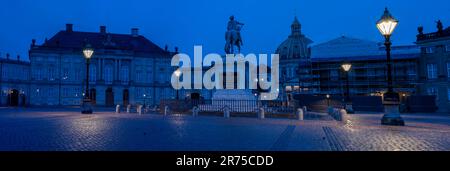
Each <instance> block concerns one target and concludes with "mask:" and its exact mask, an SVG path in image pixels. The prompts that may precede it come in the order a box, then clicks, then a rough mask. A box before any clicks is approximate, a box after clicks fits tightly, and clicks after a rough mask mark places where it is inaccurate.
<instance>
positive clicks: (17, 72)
mask: <svg viewBox="0 0 450 171" xmlns="http://www.w3.org/2000/svg"><path fill="white" fill-rule="evenodd" d="M2 79H3V80H9V79H14V80H28V70H27V69H25V68H22V67H17V66H14V65H13V66H10V67H3V68H2Z"/></svg>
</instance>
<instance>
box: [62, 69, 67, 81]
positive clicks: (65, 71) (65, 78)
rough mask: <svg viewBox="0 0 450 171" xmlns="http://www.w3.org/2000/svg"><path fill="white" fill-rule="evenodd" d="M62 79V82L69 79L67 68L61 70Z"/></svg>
mask: <svg viewBox="0 0 450 171" xmlns="http://www.w3.org/2000/svg"><path fill="white" fill-rule="evenodd" d="M62 79H63V80H67V79H69V68H63V73H62Z"/></svg>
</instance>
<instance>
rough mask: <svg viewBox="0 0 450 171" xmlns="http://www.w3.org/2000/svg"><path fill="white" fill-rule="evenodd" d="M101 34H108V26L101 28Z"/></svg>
mask: <svg viewBox="0 0 450 171" xmlns="http://www.w3.org/2000/svg"><path fill="white" fill-rule="evenodd" d="M100 33H102V34H106V26H100Z"/></svg>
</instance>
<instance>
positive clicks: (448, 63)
mask: <svg viewBox="0 0 450 171" xmlns="http://www.w3.org/2000/svg"><path fill="white" fill-rule="evenodd" d="M447 77H448V78H450V62H447Z"/></svg>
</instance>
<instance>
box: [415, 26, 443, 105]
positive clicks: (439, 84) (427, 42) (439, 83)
mask: <svg viewBox="0 0 450 171" xmlns="http://www.w3.org/2000/svg"><path fill="white" fill-rule="evenodd" d="M418 31H419V34H418V35H417V42H416V43H417V45H418V46H420V49H421V53H420V62H419V63H420V67H419V68H420V69H419V76H420V84H419V92H420V93H421V94H428V95H436V102H437V106H438V111H439V112H446V113H450V27H447V28H446V29H444V28H443V25H442V23H441V22H440V21H438V24H437V31H436V32H432V33H423V27H419V28H418Z"/></svg>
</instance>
